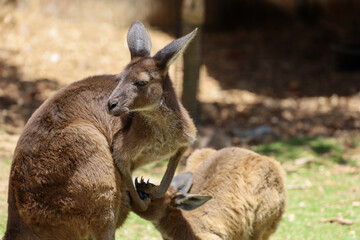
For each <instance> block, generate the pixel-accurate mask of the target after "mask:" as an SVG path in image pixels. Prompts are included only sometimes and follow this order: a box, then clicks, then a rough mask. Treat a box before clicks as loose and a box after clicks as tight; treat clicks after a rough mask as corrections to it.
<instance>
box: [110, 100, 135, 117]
mask: <svg viewBox="0 0 360 240" xmlns="http://www.w3.org/2000/svg"><path fill="white" fill-rule="evenodd" d="M107 110H108V112H109V114H111V115H113V116H116V117H121V116H124V115H126V114H128V113H129V112H130V109H129V108H128V107H124V106H121V105H120V104H119V102H118V101H110V100H109V101H108V105H107Z"/></svg>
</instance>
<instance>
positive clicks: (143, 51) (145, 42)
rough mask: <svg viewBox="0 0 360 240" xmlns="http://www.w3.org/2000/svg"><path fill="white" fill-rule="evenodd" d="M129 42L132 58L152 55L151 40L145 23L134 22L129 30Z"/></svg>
mask: <svg viewBox="0 0 360 240" xmlns="http://www.w3.org/2000/svg"><path fill="white" fill-rule="evenodd" d="M127 42H128V46H129V50H130V54H131V59H133V58H136V57H148V56H150V50H151V40H150V36H149V33H148V32H147V31H146V28H145V26H144V24H142V23H141V22H134V23H133V24H132V25H131V27H130V29H129V32H128V35H127Z"/></svg>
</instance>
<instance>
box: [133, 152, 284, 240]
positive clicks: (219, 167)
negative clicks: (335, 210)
mask: <svg viewBox="0 0 360 240" xmlns="http://www.w3.org/2000/svg"><path fill="white" fill-rule="evenodd" d="M186 170H187V171H190V172H194V179H193V185H192V187H191V191H190V194H202V195H210V196H212V197H213V199H211V200H209V201H208V202H207V203H206V204H205V205H203V206H202V207H199V208H197V209H195V210H192V211H181V210H179V209H177V208H176V207H175V203H174V201H175V200H174V199H176V197H177V196H178V194H179V193H178V192H177V189H175V188H174V187H173V186H171V187H170V188H169V190H168V192H167V194H166V195H165V197H164V198H162V199H158V200H155V201H153V202H151V204H150V206H149V208H148V210H147V211H145V212H138V213H137V214H138V215H140V216H141V217H143V218H145V219H148V220H150V221H151V222H152V223H153V224H154V225H155V227H156V228H157V229H158V230H159V231H160V233H161V234H162V235H163V237H164V239H173V240H178V239H179V240H180V239H187V240H191V239H203V240H211V239H214V240H215V239H216V240H220V239H226V240H250V239H252V240H266V239H268V238H269V236H270V235H271V234H272V233H273V232H275V230H276V228H277V227H278V224H279V221H280V219H281V216H282V214H283V213H284V211H285V206H286V188H285V175H284V172H283V170H282V168H281V166H280V164H279V163H278V162H276V161H275V160H273V159H271V158H268V157H265V156H262V155H259V154H257V153H254V152H252V151H249V150H246V149H241V148H235V147H232V148H224V149H222V150H219V151H216V150H213V149H202V150H197V151H195V152H194V153H193V154H192V155H191V156H190V157H189V159H188V162H187V166H186Z"/></svg>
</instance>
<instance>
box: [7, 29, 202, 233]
mask: <svg viewBox="0 0 360 240" xmlns="http://www.w3.org/2000/svg"><path fill="white" fill-rule="evenodd" d="M135 25H142V24H140V23H136V24H135ZM144 76H145V77H146V78H147V81H149V83H148V85H147V86H146V87H141V89H140V88H139V89H138V88H136V89H135V90H134V81H141V80H143V78H144ZM154 76H155V77H154ZM118 85H119V86H120V87H119V86H118ZM119 88H120V90H122V91H125V92H130V93H132V94H133V93H135V92H136V90H138V93H137V94H135V95H134V94H133V95H131V94H130V95H129V96H128V97H127V98H125V99H120V101H119V104H125V103H126V104H127V103H129V102H131V103H132V104H133V105H134V106H135V105H136V106H135V108H134V109H130V111H128V112H126V113H124V114H121V116H118V115H116V116H112V115H110V114H108V111H107V108H108V101H109V97H110V96H112V94H113V92H114V89H115V90H116V89H119ZM149 104H150V105H149ZM195 133H196V129H195V127H194V124H193V122H192V121H191V119H190V117H189V116H188V114H187V112H186V111H185V109H184V108H183V107H182V105H181V103H180V102H179V101H178V100H177V97H176V95H175V91H174V89H173V87H172V84H171V80H170V79H169V76H168V74H167V69H166V67H163V66H160V65H159V64H158V61H157V59H154V58H151V57H149V56H147V57H139V56H137V57H136V58H133V59H132V62H131V63H130V64H129V65H128V66H127V67H126V68H125V69H124V71H123V72H122V73H121V74H119V75H106V76H95V77H90V78H87V79H85V80H82V81H79V82H76V83H73V84H71V85H69V86H68V87H65V88H64V89H62V90H60V91H59V92H57V93H56V94H55V95H54V96H52V97H51V98H49V99H48V100H46V101H45V102H44V103H43V104H42V105H41V106H40V107H39V109H37V110H36V111H35V112H34V114H33V115H32V117H31V118H30V119H29V121H28V123H27V124H26V126H25V129H24V131H23V133H22V135H21V137H20V139H19V141H18V144H17V147H16V150H15V154H14V158H13V161H12V166H11V172H10V179H9V198H8V204H9V206H8V223H7V230H6V233H5V236H4V238H3V239H4V240H17V239H19V240H35V239H41V240H44V239H49V240H50V239H51V240H71V239H88V238H91V239H94V240H95V239H101V240H107V239H112V240H113V239H115V229H116V227H118V226H120V225H121V224H122V223H123V222H124V220H125V218H126V217H127V215H128V212H129V209H130V203H131V204H133V206H132V207H134V208H137V207H138V206H137V205H136V203H135V204H134V198H133V196H131V197H132V199H130V196H129V194H128V192H127V191H130V189H129V188H130V187H132V188H134V187H133V183H132V181H131V172H132V171H133V170H134V169H136V168H137V167H139V166H141V165H144V164H147V163H149V162H153V161H158V160H162V159H167V158H171V159H174V158H175V157H174V156H176V159H175V160H176V161H174V160H173V161H172V164H173V165H175V166H173V165H172V166H171V169H170V170H167V172H166V173H167V176H168V177H170V179H171V178H172V176H173V175H171V174H172V171H175V168H176V165H177V161H178V159H180V157H181V154H182V151H184V149H186V148H187V146H188V145H189V144H190V143H191V141H193V139H194V138H195ZM179 149H181V151H180V154H179ZM114 160H115V162H114ZM169 164H170V163H169ZM173 168H174V169H173ZM124 169H125V170H126V171H128V173H129V175H130V176H128V175H125V176H124V175H123V172H121V171H122V170H124ZM118 170H120V172H119V171H118ZM129 179H130V180H129ZM129 181H130V185H129ZM169 183H170V182H169ZM166 184H167V183H164V184H163V185H164V186H166ZM151 189H153V187H152V186H151V187H150V190H151ZM154 189H156V188H155V187H154ZM130 195H131V192H130ZM136 197H138V196H137V195H136ZM145 202H146V201H145ZM147 202H148V200H147ZM144 207H145V208H146V207H147V205H145V206H144Z"/></svg>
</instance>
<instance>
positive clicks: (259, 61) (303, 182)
mask: <svg viewBox="0 0 360 240" xmlns="http://www.w3.org/2000/svg"><path fill="white" fill-rule="evenodd" d="M135 20H140V21H142V22H144V24H145V25H146V27H147V29H148V30H149V33H150V36H151V39H152V45H153V47H152V53H153V54H154V53H156V51H157V50H159V49H161V48H162V47H164V46H165V45H166V44H168V43H169V42H170V41H172V40H173V39H175V38H177V37H180V36H182V35H184V34H186V33H188V32H190V31H191V30H192V29H194V28H195V27H198V28H199V30H200V31H199V34H198V36H197V38H196V39H195V40H194V42H193V43H192V44H191V45H190V46H189V48H188V51H187V52H186V53H185V55H184V58H183V59H179V60H177V62H176V63H174V64H173V66H172V67H171V69H170V76H171V78H172V80H173V82H174V85H175V87H176V91H177V92H178V94H179V97H181V98H182V101H183V103H184V105H185V107H186V108H187V109H188V110H189V111H190V113H191V115H192V117H193V118H194V120H195V121H196V124H197V127H198V130H199V134H198V140H197V142H196V143H195V145H194V146H193V149H195V148H200V147H214V148H221V147H226V146H242V147H248V148H251V149H253V150H255V151H258V152H260V153H263V154H266V155H270V156H273V157H275V158H277V159H278V160H280V161H281V162H282V164H283V166H284V168H285V170H286V171H287V173H288V179H289V189H295V190H291V191H295V192H291V193H290V195H289V196H291V197H292V198H291V199H290V203H289V209H290V210H289V211H288V212H289V213H287V214H286V216H285V218H284V222H285V223H283V225H282V226H281V228H280V229H279V231H278V232H279V233H277V235H274V238H273V239H358V238H360V223H359V221H360V217H359V216H360V189H359V188H360V187H359V186H360V177H359V173H360V171H359V168H360V1H358V0H87V1H85V0H72V1H71V0H0V164H1V166H0V167H1V168H2V169H3V170H2V171H3V172H2V173H1V174H0V183H1V184H0V187H1V188H0V204H2V205H1V206H3V207H1V206H0V207H1V208H3V210H2V211H0V225H1V226H2V228H3V229H1V227H0V233H3V232H4V226H5V224H6V214H7V213H6V195H7V179H8V171H9V166H10V161H11V158H12V154H13V151H14V148H15V145H16V142H17V139H18V137H19V134H21V132H22V129H23V127H24V125H25V123H26V121H27V119H28V118H29V117H30V116H31V114H32V113H33V111H34V110H35V109H36V108H37V107H38V106H40V104H41V103H42V102H43V101H44V100H45V99H46V98H48V97H49V96H51V95H52V94H54V93H55V92H56V91H57V90H59V89H60V88H62V87H64V86H66V85H67V84H70V83H72V82H74V81H77V80H80V79H82V78H85V77H88V76H91V75H97V74H116V73H119V72H121V71H122V69H123V68H124V66H125V65H126V64H127V63H128V62H129V60H130V54H129V51H128V48H127V45H126V34H127V31H128V28H129V26H130V25H131V23H132V22H133V21H135ZM153 171H155V172H157V173H158V174H159V175H160V176H161V174H162V173H163V171H164V164H157V165H152V166H151V167H149V168H148V169H145V170H144V172H141V174H144V173H145V174H146V172H147V173H148V174H150V172H153ZM155 177H156V175H155ZM296 191H297V192H296ZM306 196H307V197H308V198H306ZM311 196H320V197H321V199H323V201H324V202H321V201H320V200H319V199H317V200H316V201H315V200H314V199H311ZM327 196H332V197H331V199H329V198H328V197H327ZM334 196H336V197H334ZM344 196H346V197H344ZM319 201H320V202H319ZM324 206H327V207H325V210H324ZM328 209H332V210H333V211H332V210H331V211H329V210H328ZM321 216H322V217H321ZM320 218H322V219H325V221H323V222H321V223H319V219H320ZM330 218H333V219H337V220H338V221H335V224H337V225H336V227H335V228H334V227H333V226H330V225H329V224H330V223H328V222H326V220H327V219H330ZM341 218H348V219H350V220H351V222H352V223H351V224H349V225H347V224H344V222H341V221H340V220H341ZM339 219H340V220H339ZM129 221H130V223H129V225H127V228H124V229H126V230H123V231H122V232H121V233H119V234H120V236H122V237H124V236H125V237H124V238H125V239H158V235H156V233H154V236H152V235H149V238H147V237H145V236H142V235H141V236H137V235H136V236H135V235H133V236H132V235H131V234H132V233H129V230H128V229H129V226H130V225H136V226H138V227H139V228H145V229H148V228H149V225H147V223H139V222H137V221H138V220H137V219H135V217H133V216H132V217H131V218H130V220H129ZM131 221H134V222H131ZM329 222H331V221H329ZM333 222H334V221H333ZM310 227H311V228H310ZM331 227H333V228H332V229H333V230H329V229H330V228H331ZM309 228H310V229H309ZM290 230H291V231H290ZM133 232H134V233H133V234H140V232H141V231H139V230H138V229H137V228H136V230H134V231H133ZM290 232H291V233H290ZM319 232H321V234H318V235H316V234H317V233H319ZM128 234H130V236H132V237H129V235H128ZM314 234H315V235H314Z"/></svg>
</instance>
